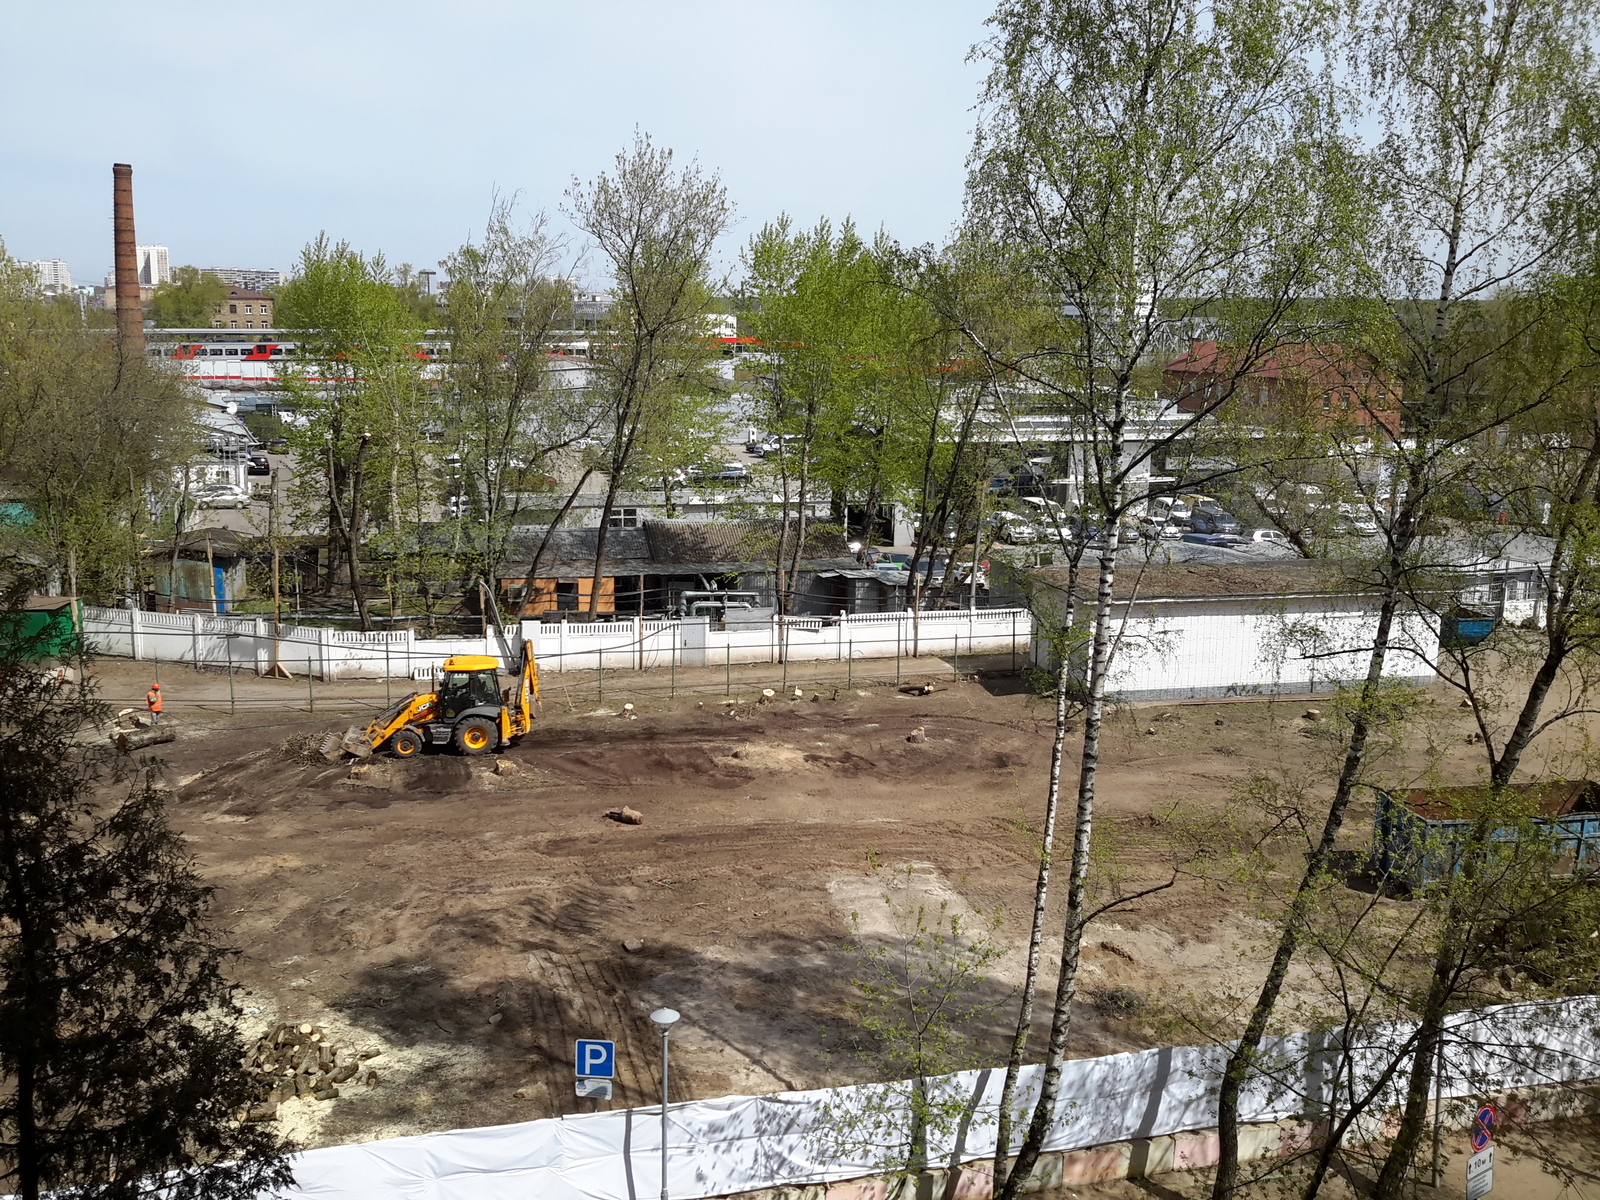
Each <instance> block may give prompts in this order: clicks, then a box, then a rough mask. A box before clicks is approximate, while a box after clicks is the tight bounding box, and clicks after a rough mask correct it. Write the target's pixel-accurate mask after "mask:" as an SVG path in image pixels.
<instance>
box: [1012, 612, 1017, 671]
mask: <svg viewBox="0 0 1600 1200" xmlns="http://www.w3.org/2000/svg"><path fill="white" fill-rule="evenodd" d="M1011 673H1012V674H1013V675H1015V674H1016V673H1017V610H1016V609H1014V608H1013V609H1012V610H1011Z"/></svg>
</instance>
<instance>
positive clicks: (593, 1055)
mask: <svg viewBox="0 0 1600 1200" xmlns="http://www.w3.org/2000/svg"><path fill="white" fill-rule="evenodd" d="M572 1061H573V1062H575V1063H576V1064H577V1065H578V1078H579V1079H613V1078H615V1077H616V1074H617V1044H616V1043H615V1042H602V1041H599V1040H597V1039H585V1038H579V1039H578V1051H577V1053H576V1054H575V1055H574V1056H573V1060H572Z"/></svg>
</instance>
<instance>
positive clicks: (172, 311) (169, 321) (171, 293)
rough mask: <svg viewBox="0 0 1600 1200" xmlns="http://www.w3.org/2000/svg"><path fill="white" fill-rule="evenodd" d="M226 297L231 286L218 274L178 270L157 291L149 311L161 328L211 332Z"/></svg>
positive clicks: (152, 318)
mask: <svg viewBox="0 0 1600 1200" xmlns="http://www.w3.org/2000/svg"><path fill="white" fill-rule="evenodd" d="M227 298H228V285H227V284H226V283H224V282H223V281H222V280H220V279H218V278H217V277H216V276H215V275H205V274H201V271H200V268H199V267H179V268H177V270H175V271H173V273H172V278H171V279H170V280H168V281H167V282H166V283H163V284H161V285H159V286H158V287H157V288H156V290H155V294H154V295H153V296H151V297H150V308H149V310H148V312H149V316H150V319H151V320H152V321H154V322H155V323H156V328H158V329H209V328H210V327H211V322H212V321H213V320H214V319H215V318H216V314H217V312H218V310H219V308H220V306H221V305H222V303H223V302H224V301H225V300H227Z"/></svg>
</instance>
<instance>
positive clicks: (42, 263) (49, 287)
mask: <svg viewBox="0 0 1600 1200" xmlns="http://www.w3.org/2000/svg"><path fill="white" fill-rule="evenodd" d="M22 265H23V266H24V267H26V268H28V269H29V270H31V271H32V272H33V275H34V278H35V279H36V280H38V283H39V290H40V291H42V292H44V294H45V295H47V296H60V295H64V294H65V293H67V292H70V291H71V290H72V272H71V271H69V270H67V264H66V263H64V262H63V261H62V260H61V259H59V258H41V259H39V260H38V261H36V262H29V263H23V264H22Z"/></svg>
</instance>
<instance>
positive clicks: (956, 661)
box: [950, 629, 961, 679]
mask: <svg viewBox="0 0 1600 1200" xmlns="http://www.w3.org/2000/svg"><path fill="white" fill-rule="evenodd" d="M951 633H952V634H953V636H952V637H951V638H950V643H951V647H952V649H954V651H955V654H954V656H953V665H952V668H951V675H950V678H951V679H960V678H961V631H960V630H959V629H955V630H952V631H951Z"/></svg>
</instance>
